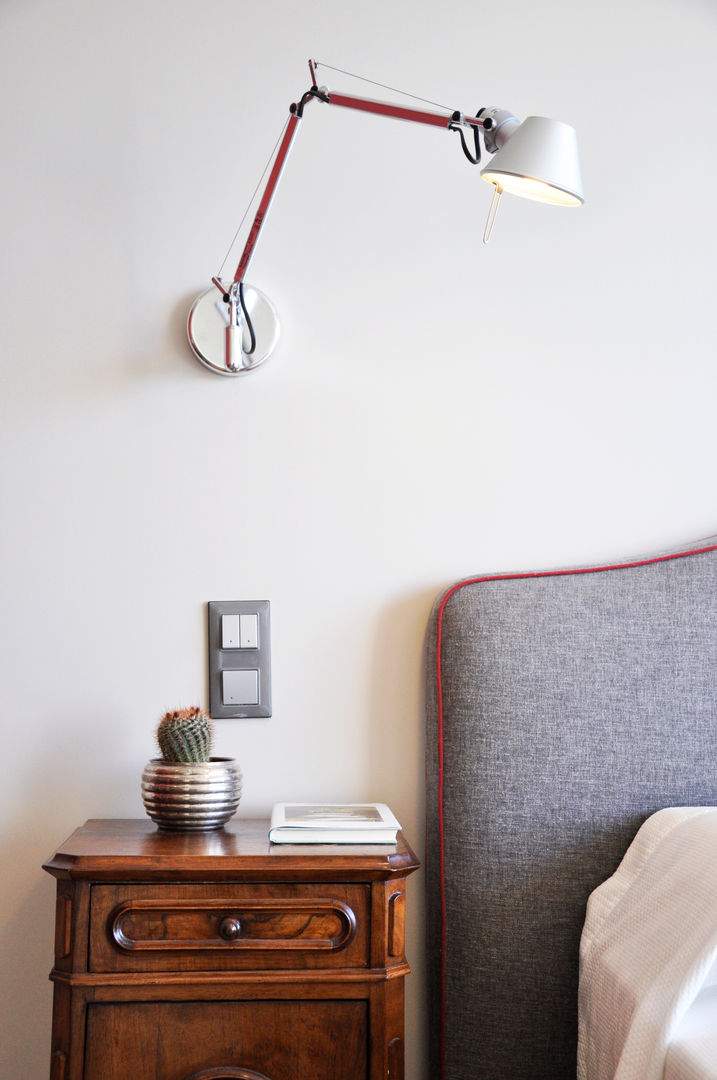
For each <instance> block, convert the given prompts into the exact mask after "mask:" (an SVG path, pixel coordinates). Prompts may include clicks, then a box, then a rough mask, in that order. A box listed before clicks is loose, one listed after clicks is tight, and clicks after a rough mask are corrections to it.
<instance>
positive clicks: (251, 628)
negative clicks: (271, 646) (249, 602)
mask: <svg viewBox="0 0 717 1080" xmlns="http://www.w3.org/2000/svg"><path fill="white" fill-rule="evenodd" d="M223 618H225V619H226V618H227V616H226V615H224V616H223ZM239 648H240V649H258V648H259V616H258V615H257V614H255V613H254V612H251V613H250V614H247V615H240V616H239Z"/></svg>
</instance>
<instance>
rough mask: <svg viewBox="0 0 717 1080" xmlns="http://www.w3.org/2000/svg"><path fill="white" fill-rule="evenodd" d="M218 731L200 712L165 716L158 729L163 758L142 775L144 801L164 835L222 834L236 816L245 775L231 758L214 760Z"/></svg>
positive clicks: (184, 711)
mask: <svg viewBox="0 0 717 1080" xmlns="http://www.w3.org/2000/svg"><path fill="white" fill-rule="evenodd" d="M212 736H213V728H212V722H211V720H210V719H209V717H208V716H207V714H206V713H205V712H204V711H203V710H202V709H200V708H199V707H198V706H196V705H195V706H192V707H191V708H189V709H175V710H174V711H173V712H168V713H165V715H164V716H163V717H162V719H161V720H160V722H159V725H158V727H157V742H158V744H159V749H160V751H161V753H162V757H161V758H154V759H153V760H152V761H150V762H149V764H148V765H147V766H146V768H145V770H144V773H143V774H142V798H143V800H144V808H145V810H146V811H147V814H148V815H149V817H150V818H151V819H152V821H154V822H155V823H156V824H157V825H158V826H159V828H160V829H167V830H172V831H175V832H206V831H208V830H209V829H221V828H222V826H223V825H225V824H226V822H227V821H228V820H229V818H230V817H232V815H233V814H235V813H236V810H237V807H238V806H239V799H240V797H241V773H240V771H239V769H238V767H237V764H236V762H235V761H234V760H233V759H232V758H221V757H211V749H212Z"/></svg>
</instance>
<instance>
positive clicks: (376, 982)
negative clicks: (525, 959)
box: [44, 819, 418, 1080]
mask: <svg viewBox="0 0 717 1080" xmlns="http://www.w3.org/2000/svg"><path fill="white" fill-rule="evenodd" d="M268 829H269V823H268V822H267V821H247V820H242V819H238V820H237V819H235V820H234V821H233V822H230V824H229V825H228V826H227V827H226V828H225V829H222V830H219V831H218V832H210V833H202V834H196V835H193V834H190V833H174V834H172V833H162V832H159V831H158V830H157V828H156V827H155V826H154V825H153V824H152V822H150V821H149V820H138V821H133V820H117V821H102V820H96V821H88V822H87V823H86V824H85V825H83V826H82V827H81V828H80V829H78V830H77V831H76V832H75V833H73V835H72V836H71V837H70V838H69V839H68V840H67V841H66V842H65V843H64V844H63V845H62V846H61V847H60V848H59V850H58V851H57V853H56V855H55V856H54V857H53V858H52V859H50V860H49V862H48V863H47V864H46V865H45V867H44V868H45V869H46V870H47V871H48V872H49V873H50V874H52V875H53V876H54V877H56V878H57V917H56V926H55V966H54V968H53V970H52V974H51V976H50V977H51V978H52V980H53V981H54V984H55V985H54V1009H53V1030H52V1059H51V1060H52V1065H51V1073H50V1076H51V1080H190V1078H191V1080H387V1078H390V1080H402V1078H403V1075H404V1069H403V1060H404V1043H403V1038H404V1035H403V980H404V977H405V976H406V975H407V974H408V973H409V967H408V964H407V963H406V958H405V954H404V916H405V887H406V877H407V876H408V874H410V873H412V871H414V870H415V869H417V867H418V861H417V859H416V857H415V855H414V854H413V852H412V851H411V849H410V847H409V846H408V845H407V844H406V843H405V841H404V840H403V838H402V837H401V836H400V835H399V838H398V842H397V843H396V844H395V845H374V846H371V847H363V846H354V845H344V846H340V845H324V844H322V845H311V846H309V845H295V846H288V845H283V844H282V845H272V844H270V843H269V842H268V838H267V834H268Z"/></svg>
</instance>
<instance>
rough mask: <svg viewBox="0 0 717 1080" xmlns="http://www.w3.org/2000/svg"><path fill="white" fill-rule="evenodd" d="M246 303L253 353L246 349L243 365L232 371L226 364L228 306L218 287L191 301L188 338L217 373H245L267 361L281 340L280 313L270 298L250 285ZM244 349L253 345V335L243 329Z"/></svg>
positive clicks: (194, 349)
mask: <svg viewBox="0 0 717 1080" xmlns="http://www.w3.org/2000/svg"><path fill="white" fill-rule="evenodd" d="M244 303H245V304H246V306H247V310H248V311H249V316H250V318H251V321H252V325H253V327H254V334H255V337H256V347H255V349H254V352H253V353H251V354H249V353H246V352H244V353H243V356H242V367H240V368H238V369H237V370H236V371H232V370H231V369H230V368H228V367H227V365H226V359H225V357H226V344H225V338H226V329H227V327H228V325H229V307H228V305H227V304H225V303H224V301H223V300H222V297H221V294H220V292H219V290H218V289H217V288H215V287H214V286H212V287H211V288H210V289H207V290H206V292H203V293H201V294H200V295H199V296H198V297H197V299H196V300H195V301H194V303H193V304H192V306H191V308H190V311H189V317H188V318H187V337H188V338H189V344H190V345H191V347H192V352H193V353H194V355H195V356H196V358H197V360H199V361H200V362H201V363H202V364H204V366H205V367H206V368H209V370H210V371H213V372H215V374H217V375H232V376H233V375H246V374H247V372H249V371H254V369H255V368H258V367H259V366H260V365H261V364H263V363H264V361H265V360H268V359H269V357H270V356H271V354H272V353H273V351H274V349H275V348H276V344H277V342H278V340H279V332H280V325H279V316H278V314H277V312H276V308H275V307H274V305H273V304H272V302H271V300H269V298H268V297H267V296H265V295H264V293H263V292H260V291H259V289H255V288H253V287H252V286H251V285H246V286H245V287H244ZM243 344H244V349H249V348H250V335H249V331H248V329H247V327H246V326H244V330H243Z"/></svg>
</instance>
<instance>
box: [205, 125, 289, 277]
mask: <svg viewBox="0 0 717 1080" xmlns="http://www.w3.org/2000/svg"><path fill="white" fill-rule="evenodd" d="M289 119H290V117H287V118H286V120H285V121H284V124H283V126H282V128H281V131H280V133H279V138H278V139H277V140H276V142H275V143H274V149H273V150H272V151H271V153H270V154H269V158H268V160H267V163H266V165H265V166H264V171H263V173H262V174H261V176H260V177H259V180H258V182H257V185H256V187H255V188H254V193H253V195H252V197H251V198H250V199H249V203H248V205H247V208H246V210H245V211H244V216H243V217H242V219H241V221H240V222H239V224H238V225H237V229H236V232H235V233H234V236H233V237H232V242H231V244H230V245H229V247H228V248H227V253H226V255H225V256H224V258H223V260H222V265H221V266H220V267H219V272H218V273H217V277H218V278H221V276H222V270H223V269H224V267H225V266H226V262H227V259H228V258H229V256H230V254H231V251H232V248H233V247H234V245H235V244H236V240H237V236H238V235H239V233H240V232H241V227H242V225H243V224H244V222H245V221H246V218H247V214H248V213H249V211H250V209H251V206H252V203H253V202H254V199H255V198H256V193H257V191H258V190H259V188H260V187H261V182H262V180H263V179H264V177H265V176H266V174H267V171H268V169H269V166H270V165H271V163H272V161H273V160H274V155H275V154H276V150H277V147H278V145H279V143H280V142H281V140H282V139H283V137H284V132H285V131H286V129H287V126H288V124H289Z"/></svg>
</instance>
